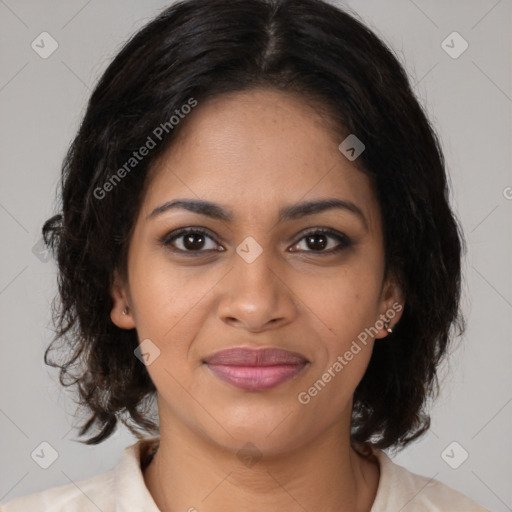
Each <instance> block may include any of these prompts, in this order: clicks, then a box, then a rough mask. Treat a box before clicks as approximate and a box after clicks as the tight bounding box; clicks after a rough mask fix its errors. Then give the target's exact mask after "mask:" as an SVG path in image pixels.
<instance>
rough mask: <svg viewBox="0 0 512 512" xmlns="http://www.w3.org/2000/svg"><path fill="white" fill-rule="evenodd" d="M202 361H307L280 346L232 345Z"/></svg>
mask: <svg viewBox="0 0 512 512" xmlns="http://www.w3.org/2000/svg"><path fill="white" fill-rule="evenodd" d="M204 362H206V363H208V364H212V365H215V364H216V365H224V366H278V365H286V364H288V365H292V364H293V365H297V364H304V363H307V362H308V361H307V359H306V358H305V357H303V356H302V355H300V354H298V353H297V352H290V351H289V350H284V349H281V348H272V347H270V348H250V347H233V348H228V349H226V350H221V351H219V352H216V353H215V354H212V355H210V356H208V357H207V358H206V359H205V361H204Z"/></svg>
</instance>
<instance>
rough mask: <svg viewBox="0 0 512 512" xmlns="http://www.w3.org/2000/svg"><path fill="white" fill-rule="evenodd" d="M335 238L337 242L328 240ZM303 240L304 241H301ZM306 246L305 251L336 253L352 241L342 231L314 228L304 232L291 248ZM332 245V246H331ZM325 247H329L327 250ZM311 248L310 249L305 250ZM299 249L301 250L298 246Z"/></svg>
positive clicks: (348, 245)
mask: <svg viewBox="0 0 512 512" xmlns="http://www.w3.org/2000/svg"><path fill="white" fill-rule="evenodd" d="M333 239H334V240H336V241H337V242H338V243H337V244H336V243H334V244H333V243H330V242H329V240H331V242H332V240H333ZM302 241H304V242H302ZM301 245H302V247H306V249H305V250H306V252H317V253H320V254H333V253H337V252H339V251H341V250H343V249H345V248H347V247H350V246H351V245H352V241H351V240H350V238H348V236H347V235H345V234H344V233H340V232H338V231H335V230H334V229H331V228H314V229H311V230H310V231H308V232H307V233H305V234H304V235H303V236H302V238H301V239H300V240H299V242H297V243H295V244H294V245H293V246H292V248H295V249H296V248H299V246H301ZM333 245H334V247H333ZM326 247H329V248H328V249H327V250H325V249H326ZM307 248H311V249H312V250H307ZM299 250H302V249H300V248H299Z"/></svg>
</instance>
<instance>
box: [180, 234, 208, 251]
mask: <svg viewBox="0 0 512 512" xmlns="http://www.w3.org/2000/svg"><path fill="white" fill-rule="evenodd" d="M194 238H198V239H199V242H197V241H196V242H194V241H193V240H194ZM203 243H204V238H203V235H201V234H200V233H192V234H188V235H187V236H186V237H185V242H184V245H185V247H186V248H187V249H200V248H201V246H202V244H203Z"/></svg>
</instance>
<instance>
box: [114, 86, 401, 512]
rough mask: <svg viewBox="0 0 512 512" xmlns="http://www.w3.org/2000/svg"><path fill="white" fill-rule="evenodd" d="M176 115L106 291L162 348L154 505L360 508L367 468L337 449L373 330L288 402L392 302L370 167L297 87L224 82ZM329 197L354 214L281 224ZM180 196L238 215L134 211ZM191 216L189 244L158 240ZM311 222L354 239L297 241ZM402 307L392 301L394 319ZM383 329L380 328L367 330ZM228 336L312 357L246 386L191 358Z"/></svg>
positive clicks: (150, 483)
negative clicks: (203, 233)
mask: <svg viewBox="0 0 512 512" xmlns="http://www.w3.org/2000/svg"><path fill="white" fill-rule="evenodd" d="M182 122H183V123H185V124H184V125H183V126H181V129H182V131H181V132H180V133H179V137H178V138H177V139H176V140H175V142H174V143H173V145H172V146H170V147H169V148H168V149H167V151H166V152H165V153H164V154H163V156H162V157H161V158H160V159H159V161H158V163H157V164H156V165H155V167H154V168H153V170H152V174H151V177H150V178H151V179H150V181H149V186H148V189H147V191H146V194H145V197H144V201H143V204H142V207H141V210H140V212H139V216H138V219H137V221H136V225H135V230H134V233H133V236H132V239H131V241H130V246H129V251H128V278H127V280H126V281H124V280H123V279H121V278H120V277H119V275H117V274H116V279H115V284H114V286H113V288H112V297H113V300H114V306H113V309H112V312H111V318H112V321H113V322H114V323H115V324H116V325H118V326H119V327H122V328H125V329H131V328H134V327H135V328H136V329H137V333H138V336H139V340H140V341H142V340H145V339H148V338H149V339H150V340H151V341H152V343H154V344H155V345H156V346H157V347H158V348H159V350H160V355H159V356H158V357H157V358H156V359H155V360H154V361H153V362H152V363H151V364H149V365H148V371H149V374H150V376H151V378H152V380H153V382H154V383H155V386H156V388H157V390H158V408H159V417H160V439H161V441H160V449H159V451H158V453H157V454H156V455H155V457H154V459H153V461H152V463H151V464H150V465H149V467H148V468H147V469H146V471H145V474H144V477H145V482H146V485H147V487H148V489H149V491H150V492H151V494H152V495H153V497H154V499H155V502H156V504H157V506H158V507H159V508H160V509H161V510H162V511H176V510H189V509H191V507H195V509H197V510H198V511H200V512H203V511H209V512H216V511H221V510H222V511H224V512H226V511H228V512H229V511H235V510H246V511H260V510H270V511H272V510H275V511H278V510H279V511H281V510H287V511H292V512H294V511H299V510H300V511H301V512H302V511H303V510H304V509H306V510H323V511H332V512H334V511H351V512H354V511H357V512H362V511H369V510H370V508H371V505H372V503H373V501H374V498H375V494H376V491H377V486H378V481H379V467H378V464H377V463H376V462H375V461H368V460H365V459H364V458H362V457H361V456H359V455H358V454H357V453H356V452H355V451H354V450H353V449H352V448H351V447H350V419H351V409H352V397H353V393H354V390H355V388H356V386H357V384H358V383H359V381H360V380H361V378H362V377H363V375H364V372H365V370H366V367H367V365H368V362H369V358H370V356H371V350H372V347H373V344H374V342H376V343H385V342H386V341H385V340H382V341H379V340H374V339H371V338H370V339H369V341H368V343H367V345H366V346H364V345H361V344H360V345H361V347H362V349H361V351H360V352H358V353H357V355H354V357H353V359H352V360H351V361H350V362H349V363H348V364H347V365H346V366H344V368H343V370H342V371H340V372H338V373H336V376H335V377H334V378H332V379H331V381H330V382H329V383H328V384H326V385H325V387H324V388H323V389H322V390H321V391H320V392H319V393H318V394H317V396H315V397H313V398H312V399H311V401H310V402H309V403H308V404H306V405H303V404H301V403H300V402H299V401H298V398H297V397H298V394H299V393H300V392H303V391H307V390H308V389H309V388H310V387H311V386H312V385H313V384H314V383H315V381H317V379H319V378H320V377H321V376H322V374H323V373H324V372H325V371H326V370H327V369H328V368H329V367H331V366H332V365H333V363H334V362H335V361H336V359H337V357H338V356H340V355H343V354H344V353H345V352H346V351H347V350H348V349H349V348H350V346H351V344H352V342H353V340H355V339H356V338H357V336H358V334H359V333H361V332H363V331H364V330H365V328H368V327H370V326H374V325H375V323H376V321H377V320H379V318H382V315H383V314H384V313H385V312H386V311H388V310H389V309H391V307H392V304H393V303H396V302H399V303H400V304H403V301H402V297H401V293H400V290H399V289H398V287H397V286H396V285H395V284H394V282H393V281H392V280H387V281H385V282H384V280H383V278H384V249H383V238H382V226H381V218H380V212H379V206H378V203H377V200H376V197H375V194H374V191H373V190H372V187H371V183H370V179H369V178H368V176H366V175H365V174H363V173H362V172H361V171H359V170H357V169H356V167H355V166H354V163H353V162H350V161H349V160H348V159H347V158H346V157H345V156H344V155H343V154H342V153H341V152H340V151H339V150H338V145H339V143H340V142H341V140H343V139H340V136H339V135H338V136H336V135H335V134H334V133H333V132H332V130H330V129H329V128H328V123H327V122H326V120H325V119H322V117H320V115H319V114H317V111H315V109H314V108H313V106H312V104H309V103H307V102H306V101H305V100H304V99H303V98H299V97H296V96H294V95H290V94H284V93H282V92H277V91H273V90H266V89H261V90H252V91H245V92H239V93H234V94H229V95H224V96H220V97H217V98H214V99H210V100H208V101H205V102H204V103H201V104H199V105H198V106H197V107H196V108H195V109H194V110H193V111H192V112H191V113H190V114H189V115H188V116H187V118H186V119H185V120H184V121H182ZM328 197H329V198H338V199H344V200H347V201H351V202H352V203H355V204H356V205H357V206H358V207H359V208H360V209H361V210H362V212H363V214H364V217H365V222H363V221H362V220H361V219H360V218H359V217H358V216H357V215H355V214H353V213H351V212H350V211H348V210H343V209H329V210H325V211H322V212H319V213H315V214H312V215H308V216H305V217H303V218H300V219H295V220H288V221H283V222H278V210H279V209H280V208H281V207H284V206H288V205H291V204H295V203H301V202H304V201H310V200H316V199H325V198H328ZM177 198H186V199H199V198H200V199H203V200H208V201H212V202H215V203H218V204H221V205H223V206H224V207H225V208H227V209H230V210H231V211H232V212H233V216H234V218H233V220H232V221H231V222H225V221H221V220H216V219H212V218H210V217H207V216H204V215H201V214H198V213H194V212H190V211H186V210H183V209H179V210H168V211H166V212H164V213H162V214H160V215H157V216H155V217H152V218H148V215H149V214H150V213H151V212H152V211H153V210H154V209H155V208H156V207H158V206H160V205H162V204H164V203H166V202H167V201H170V200H173V199H177ZM189 226H193V227H201V228H205V229H207V230H209V231H210V232H211V233H212V235H213V237H212V238H206V239H204V242H203V245H201V244H200V243H198V242H197V241H198V240H199V242H201V239H200V238H197V235H196V239H195V240H193V244H192V245H191V244H190V243H189V244H188V245H185V243H186V238H187V237H186V235H185V236H182V237H181V238H178V239H176V240H175V241H174V247H175V249H176V250H177V249H182V250H183V251H186V250H187V247H188V248H189V249H188V250H189V254H190V253H191V252H193V250H194V247H198V249H196V250H195V252H194V254H193V255H191V256H190V255H187V254H179V253H177V252H173V251H172V248H173V246H172V245H169V246H167V247H166V246H164V245H163V244H162V243H161V242H160V240H161V239H162V238H163V237H165V235H167V234H169V233H170V232H172V231H175V230H177V229H178V228H183V227H189ZM322 227H325V228H332V229H334V230H336V231H339V232H340V233H343V234H345V235H346V236H348V237H349V238H350V240H351V241H352V243H351V245H349V246H346V247H345V246H344V247H343V249H342V250H341V251H340V252H338V253H333V254H327V253H326V254H323V253H322V251H323V252H325V251H328V250H329V249H331V248H334V247H337V246H339V244H340V241H339V240H338V239H337V238H336V237H332V236H331V235H324V236H325V237H327V238H322V237H321V236H320V238H319V239H317V241H315V240H313V242H309V243H308V239H307V238H304V236H305V233H304V231H305V230H306V229H309V228H322ZM248 236H251V237H252V238H254V239H255V240H256V241H257V243H258V244H259V246H261V248H262V250H263V252H262V253H261V254H260V255H259V256H258V257H257V258H256V259H255V260H254V261H253V262H251V263H248V262H247V261H245V260H244V259H243V258H242V257H241V256H240V255H239V254H238V253H237V252H236V248H237V247H238V246H239V245H240V244H242V242H243V241H244V240H245V239H246V237H248ZM322 243H327V244H328V245H327V246H326V247H325V248H322V247H323V246H321V244H322ZM194 244H195V245H194ZM191 246H192V250H190V247H191ZM219 247H222V248H223V249H224V250H222V251H213V249H215V248H219ZM319 247H320V248H319ZM199 251H203V252H200V253H199V254H197V253H198V252H199ZM125 306H128V308H129V311H128V314H123V309H124V307H125ZM399 318H400V313H399V312H398V313H396V315H395V316H394V319H393V320H392V322H391V327H392V326H393V325H394V324H395V323H396V322H397V321H398V320H399ZM386 334H387V332H386V330H385V329H384V328H382V329H379V332H378V334H377V336H376V337H377V338H384V337H385V336H386ZM234 346H251V347H278V348H284V349H288V350H291V351H295V352H299V353H300V354H302V355H303V356H304V357H305V358H306V359H307V360H308V361H309V364H308V365H307V366H306V367H305V368H304V369H303V370H302V371H301V372H300V373H299V374H298V375H297V376H295V377H294V378H293V379H292V380H289V381H287V382H284V383H282V384H280V385H278V386H276V387H274V388H271V389H268V390H265V391H259V392H255V391H253V392H250V391H244V390H241V389H238V388H236V387H234V386H232V385H231V384H229V383H226V382H223V381H221V380H220V379H219V378H217V377H216V376H215V375H213V374H212V373H211V371H210V370H209V368H208V367H207V366H206V365H205V364H203V362H202V361H203V360H204V358H205V357H206V356H208V355H210V354H212V353H214V352H217V351H219V350H222V349H225V348H230V347H234ZM248 442H250V443H252V445H254V446H255V447H256V448H257V457H256V459H258V460H257V461H256V463H255V464H251V465H247V464H244V463H243V461H242V460H240V458H239V457H237V452H239V450H240V449H242V447H244V445H246V443H248ZM256 459H255V460H256Z"/></svg>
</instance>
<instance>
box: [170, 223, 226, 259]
mask: <svg viewBox="0 0 512 512" xmlns="http://www.w3.org/2000/svg"><path fill="white" fill-rule="evenodd" d="M208 241H210V242H208ZM161 243H162V244H163V245H164V246H166V247H169V246H171V247H172V249H171V250H173V251H175V252H183V253H194V252H210V251H224V249H216V248H215V247H216V246H217V245H218V242H217V241H216V240H215V239H214V237H213V236H212V235H211V234H210V233H209V232H208V231H206V230H204V229H202V228H194V227H189V228H183V229H179V230H178V231H173V232H172V233H169V234H168V235H165V236H164V237H163V238H162V239H161Z"/></svg>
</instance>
